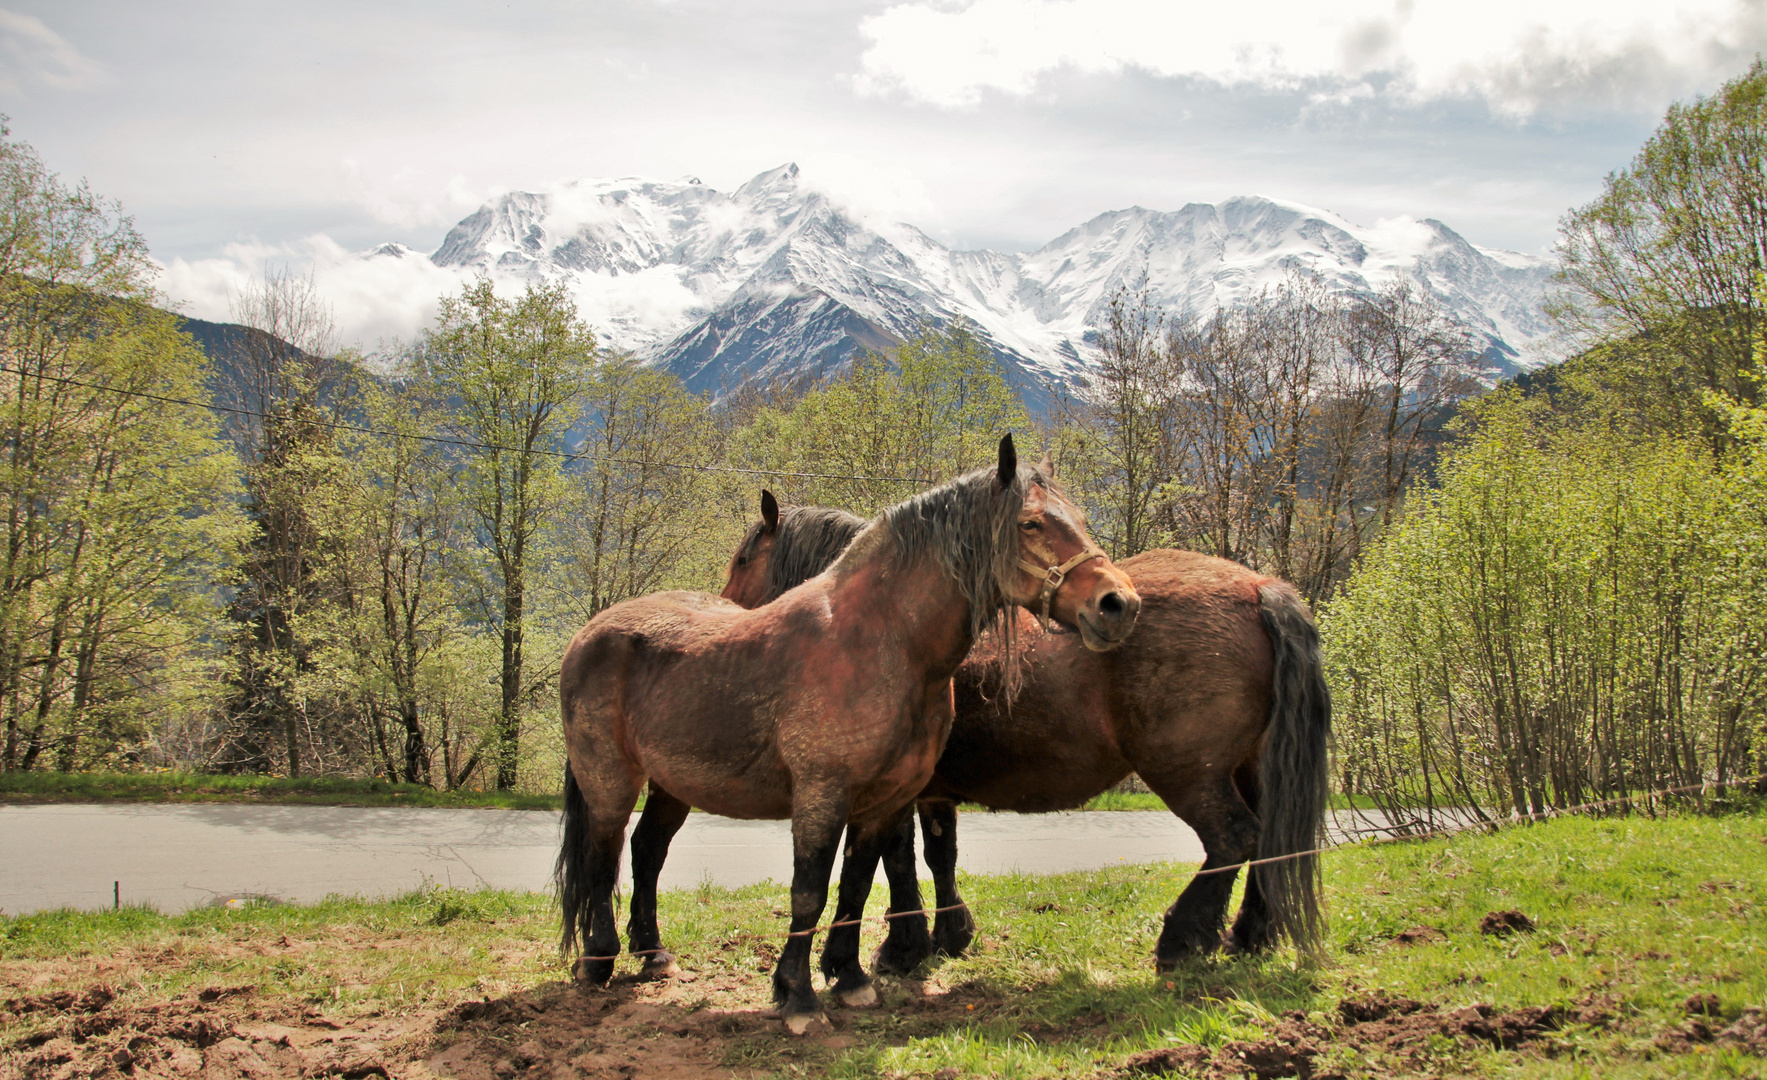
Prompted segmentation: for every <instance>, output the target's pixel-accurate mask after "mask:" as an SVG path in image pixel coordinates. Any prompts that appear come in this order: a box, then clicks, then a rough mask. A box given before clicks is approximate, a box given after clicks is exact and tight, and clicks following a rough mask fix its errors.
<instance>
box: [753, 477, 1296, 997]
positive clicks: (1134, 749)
mask: <svg viewBox="0 0 1767 1080" xmlns="http://www.w3.org/2000/svg"><path fill="white" fill-rule="evenodd" d="M761 509H762V520H761V521H760V522H758V523H756V524H755V525H754V526H752V527H751V528H750V529H749V532H748V535H747V536H746V537H745V538H744V540H743V543H742V545H741V546H740V547H739V548H738V549H737V553H736V555H735V556H734V557H733V558H732V560H731V563H730V570H729V582H728V584H727V585H726V586H725V588H724V593H723V595H724V596H725V597H726V598H727V599H731V600H734V601H736V602H737V603H739V604H742V605H744V606H746V607H760V606H761V605H763V604H766V603H768V602H769V601H770V600H771V599H772V598H773V597H775V596H777V595H779V594H780V592H781V591H783V590H785V589H788V588H790V587H791V586H792V585H794V584H795V583H796V582H797V581H800V580H802V579H803V577H804V576H805V575H808V574H814V573H816V572H817V571H818V570H819V569H820V567H821V566H824V565H826V564H827V562H828V561H829V560H830V559H832V558H834V557H835V556H837V555H838V554H839V553H840V551H841V550H842V549H843V547H844V545H845V544H846V543H847V542H848V541H849V540H850V539H851V537H852V536H853V535H854V531H855V529H856V528H857V527H858V525H859V524H860V522H859V519H858V518H855V517H853V516H852V515H850V514H846V513H843V512H842V511H839V510H829V509H825V508H821V507H793V508H790V509H788V510H786V511H785V512H784V513H783V514H782V513H781V512H780V509H779V505H778V503H777V502H776V501H775V500H774V498H773V496H772V494H771V493H769V492H762V496H761ZM1121 567H1122V569H1124V570H1126V571H1128V572H1129V574H1130V576H1131V577H1132V578H1133V579H1134V581H1135V587H1136V589H1137V590H1138V591H1139V592H1140V594H1141V598H1142V609H1141V617H1140V621H1139V623H1138V626H1137V629H1136V632H1135V635H1134V637H1133V638H1131V639H1130V640H1129V641H1128V642H1127V643H1126V644H1125V645H1124V646H1123V647H1122V648H1120V649H1117V650H1115V651H1113V652H1110V653H1097V652H1093V651H1091V650H1089V649H1085V648H1082V647H1081V643H1080V642H1079V641H1078V639H1077V638H1076V635H1074V634H1071V633H1063V632H1045V631H1044V630H1043V629H1042V628H1041V627H1040V626H1039V625H1038V624H1037V622H1036V621H1035V620H1033V619H1030V618H1029V617H1025V616H1020V617H1019V619H1018V621H1019V625H1018V626H1017V628H1016V629H1017V636H1018V637H1019V639H1020V641H1019V644H1018V646H1017V660H1018V662H1019V664H1020V665H1021V672H1022V684H1021V688H1020V689H1019V692H1018V693H1017V695H1016V697H1012V698H1010V699H1009V698H1008V697H1007V696H1006V695H1004V694H1002V693H1001V683H1002V674H1003V672H1004V671H1005V670H1006V669H1005V666H1004V665H1005V664H1006V663H1008V662H1010V661H1011V660H1012V659H1013V658H1014V653H1013V650H1014V648H1015V646H1014V645H1013V644H1012V643H1011V642H1009V641H1004V640H1002V639H1001V638H999V637H997V636H994V635H989V636H987V637H985V638H983V639H981V640H980V641H979V642H978V644H977V646H976V649H975V651H974V653H973V654H972V655H971V656H970V658H969V659H968V660H967V661H966V662H965V663H964V664H963V666H962V667H961V668H960V669H959V670H958V673H957V676H956V679H955V683H956V702H957V716H956V719H955V721H954V723H953V726H952V729H951V737H950V741H949V742H948V743H947V745H946V747H945V753H944V755H943V756H942V757H940V759H939V763H938V767H937V769H936V770H935V771H934V773H933V777H932V780H931V782H930V783H929V784H928V785H927V787H926V789H925V790H924V791H922V792H921V793H920V796H919V799H918V804H919V811H920V820H921V828H922V833H923V837H924V841H925V852H926V860H927V865H928V866H929V867H930V868H931V869H932V873H933V882H934V886H935V889H936V897H937V903H938V907H940V908H955V910H948V911H941V912H940V913H939V915H938V917H937V921H936V923H935V926H934V933H933V935H932V936H931V937H929V936H928V935H927V931H926V924H925V920H924V918H922V917H918V916H911V917H898V918H895V919H892V920H891V922H890V931H889V934H888V936H887V937H886V938H885V941H884V945H883V948H882V949H881V950H880V951H879V954H878V958H877V963H876V967H877V970H878V971H880V972H882V971H898V972H905V971H908V970H912V969H913V968H914V967H915V966H916V965H917V964H919V962H920V961H921V960H923V959H925V958H926V957H927V956H928V955H930V954H931V953H932V951H933V949H934V947H935V945H936V947H937V948H938V949H939V950H941V951H943V952H945V953H947V954H950V955H957V954H959V953H961V952H962V951H963V950H964V948H965V947H967V946H968V944H969V942H970V940H971V938H972V937H973V936H974V933H975V924H974V922H973V920H972V919H971V918H970V915H969V912H968V910H967V909H965V908H962V907H961V906H959V905H961V904H962V898H961V897H960V896H959V895H958V893H957V882H956V868H957V812H956V804H957V803H958V802H973V803H979V804H981V805H983V806H987V807H991V808H993V809H997V810H1016V811H1028V812H1041V811H1047V810H1061V809H1068V808H1072V807H1077V806H1080V805H1081V804H1083V803H1084V802H1086V800H1088V799H1090V798H1092V797H1093V796H1095V795H1097V794H1099V793H1100V792H1102V791H1104V790H1106V789H1107V788H1109V787H1111V786H1112V785H1114V784H1116V783H1118V782H1119V781H1120V780H1122V779H1123V778H1124V777H1125V776H1127V775H1128V774H1129V773H1130V772H1131V771H1134V772H1136V773H1139V774H1140V775H1141V778H1142V779H1143V780H1144V781H1146V783H1147V785H1148V786H1149V787H1150V788H1152V789H1153V791H1154V792H1155V793H1157V794H1158V795H1159V796H1160V797H1161V798H1162V799H1164V800H1165V802H1166V805H1167V806H1169V807H1170V808H1171V809H1172V812H1173V813H1175V814H1177V815H1178V816H1179V817H1180V818H1181V819H1183V820H1184V821H1185V822H1186V823H1187V824H1188V825H1190V827H1191V828H1193V829H1195V830H1196V832H1197V835H1198V836H1199V837H1200V838H1201V839H1202V842H1203V847H1204V849H1205V851H1206V852H1207V861H1206V862H1204V864H1203V870H1204V871H1211V872H1207V873H1201V874H1199V875H1198V876H1196V877H1195V878H1193V879H1192V880H1191V882H1190V884H1189V885H1188V886H1187V887H1186V888H1185V890H1184V891H1183V893H1182V894H1181V895H1180V896H1179V897H1178V899H1177V901H1176V902H1175V903H1173V905H1172V906H1171V908H1170V909H1169V910H1168V911H1167V912H1166V917H1165V924H1164V927H1163V929H1162V931H1161V934H1160V938H1159V943H1158V945H1157V946H1156V947H1155V952H1154V957H1155V963H1156V965H1157V966H1158V967H1159V968H1160V969H1161V970H1166V969H1169V968H1171V967H1173V966H1175V965H1176V964H1178V963H1179V962H1181V961H1182V960H1184V959H1185V958H1187V957H1191V956H1196V955H1201V954H1206V953H1208V952H1211V951H1213V950H1214V949H1215V948H1216V947H1217V946H1218V945H1219V944H1220V943H1221V938H1222V931H1223V929H1224V928H1225V922H1226V914H1227V903H1228V901H1229V899H1230V898H1231V895H1232V891H1233V883H1234V879H1235V878H1236V877H1237V876H1238V868H1239V864H1241V863H1243V862H1245V861H1247V860H1249V859H1254V858H1256V859H1267V858H1273V857H1276V856H1282V855H1293V854H1296V853H1298V852H1305V851H1310V850H1312V849H1314V848H1316V847H1318V846H1319V845H1318V840H1319V836H1320V827H1321V824H1322V821H1323V815H1324V808H1325V799H1326V740H1327V736H1328V734H1329V732H1330V727H1331V701H1330V696H1329V691H1328V690H1327V688H1326V685H1325V680H1324V678H1323V675H1322V673H1321V670H1320V663H1319V646H1318V635H1317V633H1316V631H1315V630H1314V626H1313V620H1312V618H1311V616H1310V615H1309V613H1308V611H1307V607H1306V604H1305V603H1304V602H1303V601H1302V599H1301V598H1300V596H1299V595H1298V594H1297V593H1296V592H1295V590H1294V589H1293V587H1291V586H1289V585H1288V584H1286V583H1284V582H1282V581H1278V580H1276V579H1273V578H1268V577H1264V576H1262V575H1259V574H1256V573H1253V572H1252V571H1250V570H1248V569H1246V568H1245V567H1243V566H1240V565H1239V564H1237V563H1232V562H1228V561H1226V560H1224V559H1217V558H1212V557H1210V556H1207V555H1198V554H1195V553H1193V552H1188V551H1172V550H1155V551H1149V552H1145V553H1143V554H1140V555H1137V556H1135V557H1134V558H1131V559H1127V560H1125V561H1124V562H1123V563H1122V564H1121ZM763 610H764V608H763ZM883 859H884V868H885V873H886V875H887V877H888V879H889V882H890V888H891V900H890V907H891V910H893V911H898V912H908V911H914V910H917V909H919V907H920V891H919V884H918V882H917V881H916V879H915V869H914V852H913V831H912V827H911V826H910V824H909V821H908V818H907V816H906V815H904V816H903V817H902V819H901V821H900V829H899V832H898V833H897V839H896V840H895V842H894V843H893V845H892V846H891V847H889V848H888V849H886V851H885V852H884V853H883ZM1318 872H1319V871H1318V860H1317V858H1316V857H1315V856H1312V855H1304V856H1301V857H1298V858H1294V859H1290V860H1286V861H1282V862H1276V863H1271V864H1265V865H1259V866H1256V867H1254V868H1253V869H1252V872H1251V874H1250V876H1249V878H1248V881H1247V886H1246V891H1245V897H1244V899H1243V901H1242V902H1241V905H1240V910H1239V917H1238V918H1237V920H1235V923H1234V926H1233V932H1232V938H1231V944H1232V946H1233V947H1235V948H1236V949H1239V950H1245V951H1255V950H1261V949H1265V948H1268V947H1270V946H1272V945H1274V944H1276V943H1277V942H1278V941H1279V940H1280V939H1281V938H1282V937H1283V936H1285V935H1286V936H1287V937H1289V938H1290V939H1291V940H1293V941H1294V942H1295V943H1296V944H1297V945H1299V946H1302V947H1307V946H1310V945H1311V944H1312V943H1313V942H1314V941H1315V940H1316V939H1317V936H1318V933H1319V931H1320V928H1321V921H1322V920H1321V917H1320V912H1319V906H1318V898H1317V893H1316V890H1315V883H1316V880H1317V877H1318ZM872 873H874V870H873V869H871V868H869V867H855V868H854V871H853V872H852V873H849V872H846V871H844V870H843V873H842V878H841V894H840V904H839V907H838V909H837V911H836V915H835V917H836V919H837V920H840V919H845V918H852V917H855V916H857V915H859V914H860V913H862V912H863V909H864V903H865V897H866V895H867V893H868V892H869V890H870V885H871V874H872ZM860 875H862V876H863V879H862V880H860V879H859V876H860ZM857 950H858V936H857V931H856V929H855V930H853V931H850V932H848V933H843V934H840V935H839V936H837V935H836V934H831V935H830V938H829V942H828V947H827V952H826V953H825V954H824V959H823V967H824V970H825V971H826V970H830V969H838V968H840V967H842V966H843V965H845V964H848V963H851V962H853V959H854V958H853V957H849V956H848V955H847V953H848V952H849V951H851V953H853V954H854V956H855V957H856V954H857Z"/></svg>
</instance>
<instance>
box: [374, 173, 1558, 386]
mask: <svg viewBox="0 0 1767 1080" xmlns="http://www.w3.org/2000/svg"><path fill="white" fill-rule="evenodd" d="M374 254H375V255H377V256H378V255H386V256H393V257H400V252H399V251H396V250H394V246H393V245H385V246H383V247H382V248H380V249H377V251H376V252H375V253H374ZM431 260H432V261H433V262H434V263H435V264H436V265H438V266H443V267H457V268H460V269H462V270H471V271H473V272H476V273H486V274H490V275H492V276H493V277H494V278H500V279H502V278H506V279H511V280H512V281H522V280H536V279H539V280H549V281H562V282H566V283H568V284H569V286H570V287H571V289H572V291H573V293H574V294H575V295H576V296H577V298H578V303H579V309H580V310H581V311H582V313H583V315H584V317H585V318H586V319H588V320H589V322H590V323H591V325H593V326H594V327H595V329H596V331H597V333H598V334H599V335H600V336H601V337H602V339H603V340H605V341H607V342H608V343H609V344H611V345H614V346H616V347H618V348H623V349H629V350H631V351H633V352H635V353H637V354H638V355H640V356H641V357H644V358H646V359H647V360H649V361H650V362H652V363H656V364H659V365H663V366H667V367H670V368H672V369H674V370H676V371H677V372H678V373H680V374H681V375H682V376H683V377H684V378H686V379H687V380H688V382H689V385H691V386H693V387H695V388H696V389H703V390H710V391H713V392H720V391H722V390H723V389H728V388H733V387H735V386H737V385H740V384H741V383H742V382H744V381H746V380H749V379H752V378H763V377H773V376H775V375H780V374H790V373H794V372H804V371H808V372H817V373H824V372H827V371H830V370H835V369H838V367H839V366H840V365H841V364H844V363H846V362H848V361H850V360H851V358H852V357H853V356H854V355H855V354H857V353H858V352H859V351H860V350H861V349H867V348H869V349H885V348H889V347H891V346H892V345H893V343H895V342H898V341H900V340H902V339H903V338H905V337H907V336H908V335H910V334H912V333H914V332H915V331H916V330H917V329H919V328H920V327H921V326H922V325H924V324H925V323H926V322H928V321H931V322H933V323H943V322H947V321H949V320H951V319H953V318H958V317H961V318H964V319H967V320H968V321H969V322H971V323H972V324H973V325H975V326H976V328H977V330H978V332H979V333H980V334H981V335H982V336H983V337H984V338H985V339H986V340H987V341H988V342H989V343H990V344H991V346H992V347H993V349H994V351H995V354H996V355H997V356H998V357H999V358H1000V359H1001V360H1002V362H1003V363H1004V364H1005V365H1006V367H1007V369H1008V373H1009V376H1011V377H1012V378H1013V380H1014V381H1015V382H1016V383H1017V384H1018V385H1019V386H1020V388H1021V390H1024V391H1026V392H1027V393H1028V394H1029V395H1031V396H1032V397H1033V398H1038V397H1040V396H1041V395H1043V394H1044V393H1045V392H1046V388H1047V386H1048V384H1049V383H1051V382H1070V381H1078V380H1081V379H1084V378H1085V377H1086V375H1087V372H1088V370H1089V369H1090V367H1091V365H1092V363H1093V362H1094V360H1095V357H1096V347H1095V345H1094V344H1092V343H1093V342H1095V341H1096V339H1097V327H1098V326H1099V325H1101V320H1102V319H1103V318H1104V317H1105V315H1106V311H1107V308H1108V305H1109V301H1110V298H1111V296H1112V295H1113V294H1114V293H1115V292H1116V290H1118V289H1120V288H1125V287H1128V288H1140V287H1145V288H1146V289H1147V291H1148V293H1149V295H1150V297H1151V299H1152V300H1153V301H1154V302H1155V303H1158V304H1160V305H1162V306H1164V307H1165V308H1166V309H1167V310H1169V311H1172V312H1175V313H1180V314H1187V315H1191V316H1197V315H1202V314H1206V313H1207V312H1209V311H1212V310H1214V308H1215V307H1216V306H1217V305H1232V304H1235V303H1239V302H1241V301H1243V300H1245V299H1247V298H1249V297H1251V296H1253V295H1255V294H1256V293H1257V292H1258V291H1260V290H1261V289H1264V288H1266V287H1268V286H1271V285H1274V284H1276V283H1278V282H1280V281H1281V280H1282V279H1283V277H1284V276H1285V275H1287V274H1290V273H1292V272H1294V271H1296V270H1303V271H1307V272H1310V273H1313V274H1315V275H1317V276H1318V277H1319V278H1320V280H1321V281H1322V282H1323V283H1324V285H1325V286H1326V287H1327V288H1328V289H1331V290H1333V291H1337V292H1343V293H1367V292H1370V291H1372V290H1374V289H1377V288H1379V287H1380V286H1381V285H1383V284H1385V283H1386V282H1388V281H1391V280H1393V279H1395V278H1405V279H1407V280H1411V281H1414V282H1416V283H1417V285H1418V286H1419V287H1420V288H1422V289H1425V290H1426V291H1429V292H1430V293H1431V294H1432V295H1434V296H1435V297H1436V299H1437V301H1438V302H1439V303H1440V304H1441V305H1442V307H1443V308H1444V309H1445V310H1447V311H1448V312H1450V313H1451V314H1452V315H1453V316H1454V317H1455V318H1457V319H1459V320H1460V321H1461V322H1462V323H1463V324H1464V325H1465V326H1467V327H1468V328H1469V330H1470V331H1471V332H1472V333H1474V334H1475V336H1477V337H1479V338H1481V339H1482V340H1484V341H1485V342H1486V343H1487V344H1488V345H1489V346H1490V347H1491V349H1492V350H1493V353H1494V354H1497V355H1508V356H1517V357H1519V358H1520V362H1521V363H1524V364H1525V363H1527V362H1528V358H1529V356H1530V350H1531V348H1532V347H1533V345H1534V343H1535V342H1537V341H1539V340H1540V339H1542V338H1543V337H1544V336H1545V334H1546V333H1547V332H1548V330H1549V326H1548V324H1547V322H1546V319H1545V316H1544V313H1543V311H1542V306H1543V299H1544V293H1545V287H1546V284H1547V280H1548V277H1549V275H1550V270H1551V268H1550V264H1549V263H1547V262H1546V261H1545V260H1542V259H1536V258H1534V257H1532V256H1526V255H1520V254H1517V253H1514V252H1496V251H1487V250H1485V249H1481V248H1478V247H1476V246H1474V245H1472V244H1470V243H1468V242H1467V241H1466V240H1465V239H1463V238H1462V237H1461V236H1460V235H1459V234H1457V233H1455V232H1454V231H1453V230H1452V229H1450V228H1448V227H1447V226H1446V225H1443V224H1442V223H1441V222H1439V221H1436V220H1435V219H1426V220H1424V221H1418V220H1416V219H1413V218H1408V217H1394V218H1391V219H1386V220H1382V221H1379V222H1376V223H1375V224H1374V225H1372V226H1362V225H1357V224H1355V223H1353V222H1351V221H1349V220H1348V219H1346V218H1344V217H1343V216H1341V215H1339V214H1336V213H1332V212H1330V211H1325V210H1319V209H1316V208H1313V207H1309V206H1305V205H1303V204H1300V203H1296V202H1293V201H1290V200H1286V199H1280V198H1275V197H1272V196H1268V195H1240V196H1235V197H1233V198H1230V199H1225V200H1222V201H1221V202H1219V203H1213V204H1211V203H1189V204H1186V205H1185V206H1184V207H1182V208H1181V209H1179V210H1175V211H1160V210H1152V209H1149V208H1147V207H1143V206H1131V207H1128V208H1126V209H1122V210H1112V211H1107V212H1105V213H1102V214H1099V215H1096V216H1095V217H1093V218H1092V219H1090V220H1089V221H1087V222H1085V223H1083V224H1081V225H1079V226H1076V227H1075V228H1073V229H1070V230H1069V231H1068V232H1066V233H1064V234H1062V235H1061V236H1059V237H1057V238H1056V239H1054V240H1052V241H1050V242H1049V243H1048V244H1046V245H1044V246H1043V247H1042V248H1039V249H1038V250H1036V251H1034V252H1030V253H1028V254H1007V253H1002V252H993V251H952V250H950V249H948V248H946V247H945V246H943V245H942V244H939V243H938V242H936V241H934V240H932V239H931V238H930V237H927V236H926V235H925V234H923V233H921V232H920V231H919V230H917V229H913V228H912V227H908V228H904V229H887V230H885V232H879V231H878V230H877V229H874V228H873V227H871V226H870V225H868V224H866V222H865V221H864V220H862V219H861V218H859V217H857V216H855V215H852V214H850V213H847V212H846V211H844V210H843V209H842V208H841V206H840V204H839V202H838V200H833V201H831V200H830V199H827V198H824V197H822V196H821V195H819V194H818V193H817V192H816V191H815V190H814V189H811V188H808V187H806V186H804V185H803V184H802V178H801V175H800V172H799V169H798V166H797V165H796V164H795V163H793V162H787V163H785V164H783V165H780V166H778V167H777V168H774V169H769V170H767V171H766V172H763V173H760V174H759V175H757V176H755V177H753V178H752V179H750V180H749V181H747V182H746V183H744V184H742V185H741V186H740V187H738V188H737V189H736V190H735V191H733V192H729V193H724V192H719V191H716V190H714V189H712V188H709V187H707V186H705V185H704V184H701V183H699V182H697V180H696V179H695V178H692V177H689V178H687V179H684V180H679V181H659V180H651V179H645V178H639V177H628V178H624V179H621V180H584V181H579V182H575V183H571V184H564V185H559V186H557V187H554V188H551V189H548V190H547V191H546V192H544V193H537V192H509V193H507V194H505V195H502V196H500V197H498V198H497V199H494V200H491V201H490V202H487V203H486V204H485V205H483V206H481V207H480V208H479V209H478V210H476V211H475V212H473V213H472V214H470V215H468V216H467V217H466V218H464V219H462V220H461V222H460V223H459V224H458V225H456V226H455V227H454V228H453V229H452V230H450V231H449V233H448V235H447V237H446V238H445V239H444V240H443V242H442V244H441V246H440V247H438V248H437V249H436V251H435V253H434V254H433V255H432V256H431Z"/></svg>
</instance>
